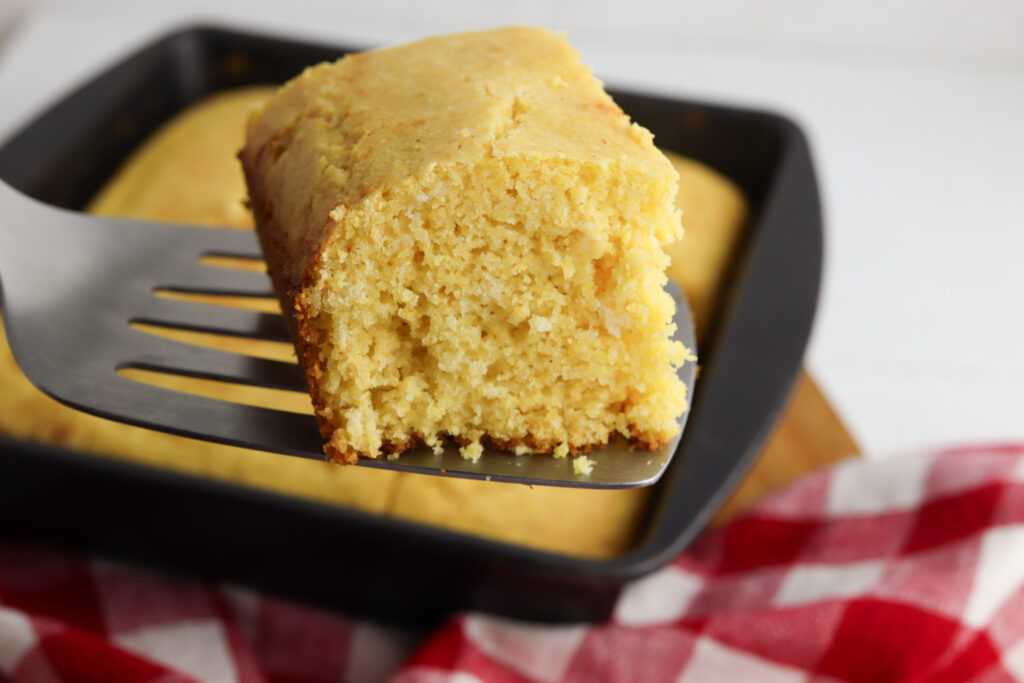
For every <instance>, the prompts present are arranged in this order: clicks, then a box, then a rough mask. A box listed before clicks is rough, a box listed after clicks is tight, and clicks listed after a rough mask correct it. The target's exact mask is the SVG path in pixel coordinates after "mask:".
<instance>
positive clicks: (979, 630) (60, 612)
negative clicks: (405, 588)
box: [0, 444, 1024, 683]
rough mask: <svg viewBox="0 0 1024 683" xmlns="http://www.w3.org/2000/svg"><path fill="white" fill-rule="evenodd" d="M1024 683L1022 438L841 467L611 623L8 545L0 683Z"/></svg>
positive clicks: (692, 553)
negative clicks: (444, 617)
mask: <svg viewBox="0 0 1024 683" xmlns="http://www.w3.org/2000/svg"><path fill="white" fill-rule="evenodd" d="M5 679H10V680H13V681H43V682H49V681H140V682H142V681H145V682H150V681H160V682H164V681H192V680H201V681H246V682H249V681H295V682H298V681H309V682H313V681H379V680H392V681H397V682H401V683H414V682H424V683H434V682H438V683H440V682H443V681H451V682H458V683H470V682H474V681H509V682H512V681H552V682H553V681H645V682H646V681H679V682H684V683H689V682H690V681H758V682H762V683H790V682H793V683H797V682H803V681H929V682H931V681H977V682H979V683H981V682H984V683H989V682H993V683H994V682H997V681H1024V444H1016V445H1002V446H989V447H975V448H961V449H956V450H946V451H942V452H938V453H931V454H923V455H916V456H907V457H902V458H890V459H882V460H863V461H857V462H847V463H844V464H841V465H839V466H837V467H834V468H832V469H829V470H826V471H823V472H820V473H817V474H813V475H810V476H808V477H807V478H805V479H803V480H801V481H800V482H798V483H797V484H795V485H794V486H791V487H790V488H788V489H787V490H786V491H784V492H782V493H781V494H779V495H777V496H775V497H774V498H772V499H770V500H768V501H767V502H765V503H764V504H762V505H761V506H759V507H758V508H757V509H755V510H753V511H752V512H750V513H748V514H746V515H745V516H743V517H741V518H739V519H737V520H736V521H734V522H732V523H730V524H728V525H726V526H723V527H721V528H718V529H715V530H713V531H711V532H709V533H707V534H705V535H704V536H703V537H702V538H701V539H700V540H699V541H698V542H697V543H696V544H695V545H694V546H692V547H691V548H690V549H689V550H688V551H687V552H686V553H685V554H684V555H682V556H681V557H679V558H678V559H677V560H676V561H675V562H674V563H673V564H672V565H671V566H669V567H666V568H665V569H662V570H661V571H658V572H656V573H654V574H652V575H650V576H648V577H646V578H644V579H641V580H639V581H637V582H635V583H633V584H631V585H630V586H629V587H628V588H627V589H626V591H625V592H624V594H623V596H622V598H621V600H620V602H619V604H618V607H617V609H616V613H615V615H614V617H613V619H612V620H611V621H610V622H609V623H605V624H599V625H594V624H576V625H569V626H556V627H552V626H540V625H531V624H527V623H522V622H513V621H508V620H504V619H499V618H495V617H489V616H484V615H478V614H467V615H461V616H457V617H455V618H453V619H452V620H450V621H449V622H447V623H446V624H445V625H444V626H443V627H442V628H441V629H439V630H438V631H437V632H436V633H434V634H432V635H430V637H428V638H426V639H425V640H419V642H417V638H415V637H414V636H413V635H412V634H410V633H405V632H402V631H398V630H389V629H383V628H380V627H378V626H374V625H371V624H367V623H362V622H358V621H355V620H350V619H346V618H344V617H341V616H335V615H330V614H327V613H324V612H319V611H316V610H312V609H308V608H303V607H298V606H295V605H291V604H288V603H285V602H281V601H277V600H272V599H269V598H266V597H263V596H259V595H255V594H252V593H248V592H243V591H239V590H236V589H224V588H217V587H211V586H206V585H203V584H199V583H192V582H186V581H174V580H169V579H166V578H160V577H156V576H153V575H148V574H144V573H141V572H138V571H135V570H129V569H125V568H123V567H119V566H114V565H111V564H107V563H103V562H98V561H88V560H82V559H76V558H69V557H66V556H62V555H56V554H52V553H48V552H45V553H44V552H39V551H35V550H29V549H26V548H24V547H19V546H17V545H14V544H10V543H0V681H2V680H5Z"/></svg>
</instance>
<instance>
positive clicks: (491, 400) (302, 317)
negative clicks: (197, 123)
mask: <svg viewBox="0 0 1024 683" xmlns="http://www.w3.org/2000/svg"><path fill="white" fill-rule="evenodd" d="M240 158H241V160H242V165H243V167H244V169H245V175H246V180H247V184H248V186H249V192H250V196H251V199H252V204H253V209H254V214H255V218H256V223H257V228H258V230H259V233H260V238H261V241H262V244H263V248H264V252H265V254H266V257H267V261H268V266H269V270H270V273H271V276H272V277H273V279H274V283H275V286H276V288H277V290H278V293H279V294H280V296H281V299H282V303H283V305H284V306H283V307H284V309H285V311H286V315H287V316H288V317H289V318H290V323H291V326H292V331H293V335H294V337H295V341H296V345H297V350H298V355H299V359H300V362H301V363H302V365H303V368H304V370H305V373H306V377H307V383H308V386H309V389H310V393H311V395H312V398H313V404H314V407H315V409H316V413H317V416H318V418H319V421H320V425H321V431H322V433H323V436H324V438H325V439H326V440H327V441H328V443H327V446H326V450H327V452H328V454H329V455H330V456H331V457H332V458H333V459H335V460H338V461H344V462H353V461H355V460H356V458H357V457H359V456H366V457H378V456H379V455H381V454H382V453H395V452H400V451H402V450H405V449H407V448H410V447H413V446H415V445H419V444H426V445H429V446H433V447H435V448H440V444H441V440H442V439H444V438H446V437H450V438H453V439H454V440H455V441H457V442H458V443H460V444H462V445H463V454H464V455H466V456H467V457H476V456H478V454H479V453H480V450H481V447H482V444H483V445H488V446H492V447H498V448H510V449H517V450H520V451H522V450H532V451H538V452H541V451H556V449H557V451H556V452H560V453H564V452H566V451H567V450H568V451H569V452H574V453H575V452H581V451H586V450H588V449H590V448H592V447H595V446H601V445H603V444H605V443H606V442H607V441H608V439H609V437H610V436H611V435H613V434H615V433H618V434H621V435H623V436H624V437H626V438H628V439H630V440H631V441H632V442H633V443H634V444H636V445H637V446H639V447H644V448H656V447H659V446H661V445H662V444H664V443H665V442H667V441H668V440H670V439H671V438H672V436H674V435H675V433H677V431H678V429H679V427H678V422H677V418H678V416H679V415H680V414H681V413H682V412H683V411H684V410H685V409H686V395H685V387H684V385H683V383H682V382H681V381H680V380H679V379H678V377H677V374H676V369H677V368H678V366H679V365H680V364H681V363H682V362H684V360H685V358H686V357H687V351H686V349H684V348H683V347H682V345H681V344H679V343H677V342H673V341H672V339H671V334H672V332H673V326H672V322H671V320H672V314H673V311H674V304H673V302H672V299H671V297H670V296H669V295H668V294H666V293H665V292H664V291H663V290H662V287H663V285H664V283H665V281H666V277H665V268H666V266H667V265H668V258H667V256H666V255H665V253H664V251H663V250H662V246H663V245H664V244H666V243H668V242H670V241H672V240H675V239H677V238H678V237H679V236H680V234H681V227H680V221H679V215H678V212H677V210H676V208H675V206H674V199H675V194H676V183H677V175H676V173H675V171H674V170H673V168H672V166H671V165H670V164H669V162H668V161H667V160H666V159H665V157H664V156H663V155H662V154H661V153H660V152H659V151H658V150H657V149H656V148H655V147H654V146H653V144H652V138H651V135H650V133H648V132H647V131H646V130H645V129H643V128H641V127H639V126H637V125H635V124H631V123H630V122H629V119H628V117H627V116H626V115H625V114H623V113H622V111H621V110H620V109H619V108H618V107H617V106H616V105H615V104H614V102H612V100H611V98H610V97H609V96H608V95H607V94H606V93H605V92H604V90H603V88H602V86H601V84H600V82H599V81H597V80H596V79H595V78H594V77H593V76H592V75H591V73H590V70H589V69H587V68H586V67H584V66H583V65H582V64H581V63H580V59H579V55H578V54H577V53H576V52H575V51H574V50H573V49H572V48H571V47H570V46H569V45H568V43H566V41H565V40H564V39H562V38H561V37H559V36H557V35H555V34H553V33H551V32H548V31H544V30H539V29H527V28H510V29H502V30H496V31H487V32H478V33H467V34H461V35H455V36H446V37H440V38H433V39H429V40H424V41H421V42H418V43H413V44H410V45H406V46H402V47H395V48H389V49H383V50H377V51H373V52H366V53H362V54H356V55H350V56H348V57H346V58H344V59H342V60H340V61H338V62H336V63H334V64H322V65H319V66H315V67H312V68H310V69H307V70H306V71H305V72H304V73H303V74H302V75H301V76H299V77H298V78H296V79H294V80H292V81H291V82H289V83H288V84H286V85H285V86H284V87H283V88H282V89H281V90H280V91H279V93H278V94H277V95H276V96H275V97H274V98H272V99H271V100H270V101H269V102H268V103H267V104H266V105H265V107H264V108H263V109H262V111H260V112H259V113H257V114H255V115H254V116H253V117H252V118H251V119H250V121H249V125H248V130H247V137H246V144H245V146H244V148H243V150H242V151H241V153H240Z"/></svg>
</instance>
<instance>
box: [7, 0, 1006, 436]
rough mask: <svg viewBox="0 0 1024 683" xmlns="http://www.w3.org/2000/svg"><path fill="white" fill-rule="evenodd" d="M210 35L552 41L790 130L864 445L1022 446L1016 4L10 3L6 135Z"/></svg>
mask: <svg viewBox="0 0 1024 683" xmlns="http://www.w3.org/2000/svg"><path fill="white" fill-rule="evenodd" d="M202 21H210V22H213V23H217V24H221V25H226V26H233V27H246V28H256V29H262V30H267V31H271V32H273V33H277V34H291V35H298V36H306V37H311V38H316V39H320V40H326V41H333V42H336V43H339V44H355V45H365V46H375V45H380V44H385V43H393V42H398V41H405V40H409V39H413V38H418V37H422V36H426V35H430V34H434V33H443V32H450V31H457V30H464V29H473V28H487V27H494V26H500V25H505V24H510V23H523V24H535V25H543V26H548V27H550V28H555V29H567V30H568V31H569V38H570V40H571V42H573V44H574V45H575V46H576V47H577V48H578V49H579V50H580V51H581V52H582V53H583V56H584V59H585V61H587V62H588V63H590V64H592V65H593V66H594V68H595V71H596V72H597V74H598V75H599V76H600V77H602V78H603V79H605V80H606V81H608V82H609V83H612V84H614V85H625V86H631V87H633V88H639V89H645V90H649V91H651V92H655V93H661V94H668V95H684V96H686V97H688V98H703V99H707V100H715V101H722V102H727V103H737V104H744V105H754V106H758V107H767V108H770V109H774V110H778V111H781V112H784V113H786V114H788V115H790V116H791V117H793V118H795V119H796V120H797V121H798V122H800V124H801V125H802V126H803V127H804V129H805V131H806V132H807V133H808V135H809V136H810V138H811V143H812V146H813V151H814V154H815V160H816V163H817V167H818V171H819V176H820V182H821V186H822V192H823V198H824V202H825V220H826V239H827V253H826V273H825V281H824V283H823V291H822V298H821V304H820V309H819V314H818V320H817V323H816V328H815V331H814V335H813V337H812V340H811V344H810V348H809V350H808V358H807V363H808V365H809V367H810V369H811V371H812V372H813V374H814V375H815V376H816V378H817V379H818V380H819V382H820V383H821V385H822V386H823V388H824V390H825V392H826V393H827V394H828V396H829V398H830V399H831V400H832V401H833V403H834V404H835V405H836V407H837V409H838V410H839V412H840V414H841V416H842V417H843V419H844V421H846V423H847V424H848V425H849V426H850V428H851V430H852V431H853V433H854V436H855V437H856V438H857V440H858V441H859V442H860V444H861V445H862V447H863V448H864V449H865V450H866V451H867V453H868V454H869V455H888V454H892V453H896V452H901V451H904V450H907V449H910V448H914V447H917V446H920V445H942V444H952V443H955V442H963V441H979V440H982V441H989V440H993V439H997V440H998V439H1011V438H1016V439H1024V2H1017V1H1012V0H984V1H979V2H971V1H969V0H957V1H953V0H945V1H934V2H924V1H920V2H912V1H910V0H902V1H899V2H854V1H849V0H846V1H843V2H821V1H811V0H786V1H776V2H758V1H757V0H743V1H740V0H733V1H731V2H708V1H707V0H705V2H700V3H697V2H670V1H664V2H636V1H627V0H619V1H617V2H611V1H608V0H605V1H600V2H589V3H586V2H582V1H579V0H576V1H571V2H562V3H553V2H542V1H540V0H531V1H529V2H510V1H508V0H505V1H503V2H470V1H469V0H462V1H458V2H419V3H417V2H411V1H409V2H397V1H395V0H377V1H375V2H372V3H366V2H358V3H357V2H346V1H345V0H335V1H333V2H324V1H319V2H306V3H303V2H295V1H293V2H288V3H272V4H270V3H268V4H260V3H258V2H251V1H250V2H241V1H237V0H235V1H230V2H220V3H217V2H199V1H197V0H177V1H175V2H167V1H166V0H158V1H154V2H128V1H127V0H94V1H92V2H88V3H85V2H73V1H71V0H13V1H12V0H0V136H4V135H6V134H7V133H9V132H11V131H13V130H14V128H15V127H16V126H17V125H18V124H19V123H22V122H25V121H27V120H28V118H29V117H30V116H31V115H32V113H34V112H36V111H38V110H39V109H40V108H41V107H43V106H44V105H45V104H46V103H48V102H49V101H51V100H52V99H54V98H56V97H58V96H59V95H60V94H61V93H62V92H63V91H64V90H65V89H66V88H68V87H70V86H71V85H73V84H74V83H76V82H77V81H78V80H79V79H82V78H84V77H86V76H88V75H90V74H92V73H94V72H95V71H97V70H98V69H100V68H101V67H103V66H104V65H105V64H107V63H109V62H110V61H111V60H113V59H114V58H116V57H118V56H120V55H123V54H124V53H125V52H126V51H128V50H130V49H131V48H133V47H135V46H138V45H140V44H142V43H143V42H146V41H147V40H149V39H150V38H152V37H154V36H155V35H157V34H159V33H162V32H164V31H166V30H168V29H170V28H172V27H176V26H180V25H182V24H187V23H196V22H202Z"/></svg>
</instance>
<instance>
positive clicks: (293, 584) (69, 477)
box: [0, 27, 822, 625]
mask: <svg viewBox="0 0 1024 683" xmlns="http://www.w3.org/2000/svg"><path fill="white" fill-rule="evenodd" d="M345 51H346V50H345V49H344V48H339V47H333V46H323V45H315V44H309V43H304V42H297V41H293V40H282V39H277V38H272V37H266V36H258V35H249V34H245V33H238V32H235V31H229V30H221V29H216V28H205V27H200V28H186V29H183V30H179V31H176V32H174V33H171V34H169V35H167V36H166V37H164V38H162V39H159V40H157V41H156V42H154V43H152V44H151V45H149V46H147V47H145V48H143V49H141V50H140V51H138V52H136V53H135V54H133V55H131V56H129V57H127V58H125V59H124V60H123V61H121V62H120V63H118V64H116V65H114V66H112V67H111V68H109V69H108V70H107V71H105V72H104V73H103V74H101V75H99V76H97V77H96V78H95V79H93V80H92V81H90V82H88V83H86V84H85V85H83V86H81V87H80V88H79V89H78V90H76V91H75V92H73V93H71V94H70V95H68V96H67V97H65V98H64V99H62V100H60V101H59V102H57V103H56V104H54V105H53V106H52V107H50V108H49V110H47V111H46V112H44V113H43V114H41V115H40V116H38V117H37V118H36V119H35V120H34V121H32V122H30V123H29V124H28V125H27V126H26V127H25V128H23V129H22V130H21V131H20V132H18V133H17V134H15V135H14V136H13V137H11V138H10V139H9V140H8V141H7V142H6V144H5V146H4V147H3V148H2V149H0V177H2V178H4V179H5V180H6V181H7V182H8V183H10V184H12V185H14V186H15V187H17V188H19V189H20V190H22V191H23V192H25V193H27V194H29V195H32V196H34V197H36V198H38V199H40V200H42V201H45V202H49V203H51V204H55V205H58V206H63V207H68V208H73V209H79V208H81V207H83V206H84V205H85V204H86V202H87V201H88V200H89V199H90V198H91V197H92V196H93V195H94V194H95V192H96V191H97V190H98V189H99V187H100V186H101V185H102V184H103V182H104V181H105V180H106V179H107V178H108V177H109V176H110V175H111V174H112V173H113V172H114V170H115V169H116V168H117V167H118V166H119V164H120V163H121V162H123V161H124V160H125V158H126V157H127V156H128V154H129V153H130V152H131V151H132V150H134V149H135V148H136V147H137V146H138V145H139V143H141V142H142V141H143V140H144V139H145V138H146V137H147V136H148V135H149V134H150V133H151V132H153V131H154V130H155V129H156V128H157V127H158V126H159V125H160V124H162V123H164V122H165V121H167V120H168V119H169V118H170V117H172V116H173V115H175V114H176V113H178V112H180V111H181V110H182V109H184V108H185V107H187V106H188V105H190V104H192V103H193V102H195V101H196V100H198V99H200V98H201V97H203V96H205V95H207V94H210V93H213V92H216V91H218V90H223V89H226V88H231V87H235V86H241V85H248V84H254V83H273V82H282V81H284V80H286V79H288V78H290V77H292V76H294V75H296V74H297V73H299V72H300V71H301V70H302V68H303V67H305V66H307V65H310V64H314V63H316V62H320V61H323V60H329V59H335V58H337V57H339V56H340V55H342V54H343V53H344V52H345ZM612 94H613V96H614V97H615V99H616V100H617V101H618V102H619V104H620V105H621V106H622V107H623V108H624V109H625V110H626V112H627V113H629V114H630V115H631V116H632V117H633V118H634V119H635V120H636V121H638V122H639V123H641V124H642V125H644V126H646V127H648V128H649V129H650V130H651V131H653V132H654V134H655V136H656V139H657V142H658V145H659V146H661V147H663V148H665V149H670V150H674V151H676V152H679V153H681V154H684V155H687V156H690V157H693V158H695V159H698V160H700V161H703V162H705V163H707V164H709V165H710V166H712V167H714V168H716V169H718V170H719V171H721V172H722V173H724V174H725V175H726V176H728V177H729V178H731V179H733V180H734V181H735V182H736V183H737V184H738V185H739V186H740V187H741V188H742V190H743V191H744V192H745V193H746V196H747V198H748V199H749V201H750V202H751V206H752V208H753V211H752V218H751V221H750V224H749V226H748V228H747V230H746V232H745V234H744V238H743V240H742V244H741V248H740V250H739V254H738V255H737V257H736V259H735V262H734V263H733V265H732V267H731V269H730V277H729V283H728V291H727V295H726V296H725V297H724V298H725V302H724V304H723V305H722V306H721V308H720V310H719V311H717V312H716V316H715V323H714V328H713V330H712V334H711V335H710V336H707V337H706V339H707V341H705V344H704V346H703V348H702V349H701V364H702V368H701V375H700V379H699V381H698V384H697V391H696V394H695V395H694V398H693V405H692V413H691V415H690V418H689V423H688V426H687V429H686V433H685V434H684V437H683V439H682V442H681V444H680V446H679V450H678V452H677V453H676V456H675V459H674V461H673V463H672V465H671V466H670V468H669V470H668V472H667V473H666V474H665V476H664V477H663V479H662V480H661V481H660V482H659V483H658V484H657V485H656V490H655V491H654V495H653V496H652V502H651V504H650V509H649V510H648V512H647V517H646V523H645V524H644V525H643V527H644V529H643V531H642V532H641V533H640V535H639V537H638V538H637V539H636V542H635V545H634V546H633V547H632V549H631V550H630V551H628V552H627V553H626V554H625V555H623V556H620V557H618V558H615V559H611V560H589V559H581V558H576V557H568V556H564V555H558V554H554V553H549V552H541V551H537V550H533V549H529V548H525V547H520V546H514V545H510V544H505V543H500V542H496V541H491V540H487V539H483V538H478V537H474V536H468V535H464V534H459V533H455V532H451V531H446V530H442V529H437V528H432V527H427V526H424V525H420V524H416V523H412V522H408V521H402V520H395V519H388V518H383V517H378V516H374V515H371V514H368V513H363V512H360V511H357V510H352V509H347V508H343V507H339V506H331V505H327V504H321V503H315V502H310V501H305V500H301V499H297V498H292V497H287V496H284V495H279V494H273V493H269V492H265V491H260V490H256V489H250V488H245V487H243V486H235V485H231V484H228V483H222V482H215V481H209V480H204V479H201V478H198V477H193V476H188V475H182V474H176V473H171V472H168V471H165V470H161V469H155V468H149V467H145V466H141V465H132V464H128V463H125V462H121V461H116V460H112V459H107V458H101V457H95V456H92V455H86V454H81V453H75V452H71V451H67V450H61V449H58V448H53V447H49V446H44V445H35V444H29V443H24V442H19V441H14V440H11V439H6V438H2V437H0V535H2V536H4V537H7V538H16V539H22V540H27V541H31V542H35V543H41V544H45V545H51V546H57V547H62V548H69V549H74V550H78V551H84V552H88V553H94V554H98V555H101V556H106V557H113V558H118V559H122V560H129V561H132V562H135V563H140V564H143V565H147V566H154V567H159V568H164V569H171V570H173V571H177V572H183V573H187V574H191V575H195V576H201V577H204V578H207V579H212V580H226V581H230V582H234V583H238V584H243V585H247V586H250V587H253V588H257V589H261V590H264V591H267V592H270V593H274V594H277V595H280V596H284V597H289V598H292V599H297V600H302V601H305V602H310V603H313V604H317V605H320V606H323V607H329V608H337V609H343V610H345V611H347V612H349V613H351V614H357V615H363V616H370V617H375V618H379V619H383V620H387V621H393V622H400V623H404V624H421V625H426V624H430V623H432V622H434V621H436V620H437V619H439V618H441V617H443V616H444V615H446V614H448V613H451V612H452V611H455V610H461V609H477V610H486V611H491V612H496V613H501V614H505V615H509V616H515V617H523V618H529V619H538V620H547V621H568V620H594V619H603V618H606V617H608V616H609V614H610V613H611V610H612V608H613V606H614V603H615V600H616V598H617V596H618V594H619V592H620V590H621V588H622V586H623V585H624V583H625V582H627V581H629V580H630V579H634V578H637V577H639V576H642V575H644V574H646V573H648V572H650V571H652V570H654V569H656V568H658V567H660V566H663V565H664V564H665V563H667V562H668V561H670V560H671V559H672V558H673V557H674V556H675V555H677V554H678V553H679V552H680V550H682V549H683V548H684V547H685V546H686V544H687V543H689V542H690V541H691V540H692V539H693V537H694V536H695V535H696V534H697V533H698V532H699V531H700V530H701V529H702V527H703V526H704V525H705V524H706V522H707V521H708V519H709V518H710V516H711V515H712V514H713V513H714V511H715V510H716V508H717V507H718V505H719V504H720V503H721V502H722V500H723V499H724V497H725V496H726V495H727V494H728V493H729V492H730V491H731V489H732V488H733V487H734V486H735V484H736V483H737V482H738V480H739V479H740V477H741V476H742V474H743V473H744V471H745V470H746V468H747V466H748V464H749V463H750V461H751V460H752V459H753V457H754V455H755V454H756V453H757V451H758V449H759V447H760V445H761V444H762V442H763V441H764V439H765V437H766V436H767V434H768V433H769V431H770V430H771V428H772V426H773V425H774V423H775V421H776V419H777V418H778V416H779V414H780V412H781V410H782V408H783V406H784V404H785V401H786V398H787V396H788V393H789V391H790V388H791V386H792V384H793V381H794V379H795V378H796V376H797V373H798V372H799V369H800V365H801V358H802V355H803V351H804V347H805V345H806V342H807V338H808V334H809V332H810V329H811V324H812V321H813V318H814V310H815V304H816V300H817V293H818V285H819V279H820V274H821V273H820V271H821V260H822V231H821V215H820V207H819V200H818V191H817V187H816V183H815V178H814V172H813V167H812V163H811V157H810V154H809V150H808V146H807V143H806V141H805V138H804V136H803V135H802V134H801V132H800V130H799V129H798V128H797V126H795V125H794V124H793V123H791V122H790V121H788V120H786V119H785V118H782V117H779V116H776V115H773V114H769V113H764V112H759V111H750V110H742V109H735V108H728V107H720V106H712V105H708V104H702V103H698V102H687V101H678V100H673V99H665V98H662V97H654V96H648V95H640V94H634V93H629V92H624V91H616V90H614V89H612ZM0 221H2V219H0ZM0 229H2V225H0ZM0 276H2V274H0Z"/></svg>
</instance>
